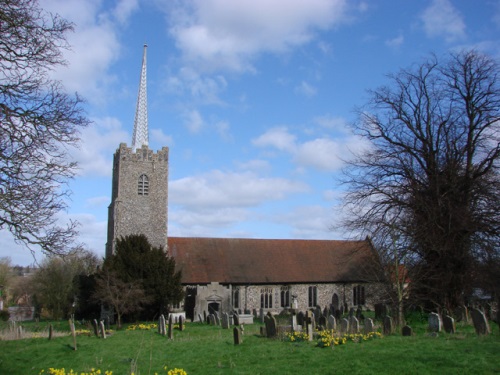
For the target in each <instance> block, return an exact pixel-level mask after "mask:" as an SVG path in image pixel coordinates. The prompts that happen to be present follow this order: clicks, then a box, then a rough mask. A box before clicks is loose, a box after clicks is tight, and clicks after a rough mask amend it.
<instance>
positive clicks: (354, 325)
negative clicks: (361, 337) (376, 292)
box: [349, 316, 359, 333]
mask: <svg viewBox="0 0 500 375" xmlns="http://www.w3.org/2000/svg"><path fill="white" fill-rule="evenodd" d="M349 327H350V328H351V330H350V332H351V333H359V320H358V319H357V318H356V317H355V316H351V318H350V319H349Z"/></svg>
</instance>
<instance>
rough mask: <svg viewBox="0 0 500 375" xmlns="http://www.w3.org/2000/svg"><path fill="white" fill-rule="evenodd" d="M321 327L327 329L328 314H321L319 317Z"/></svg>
mask: <svg viewBox="0 0 500 375" xmlns="http://www.w3.org/2000/svg"><path fill="white" fill-rule="evenodd" d="M318 323H319V327H320V329H326V316H324V315H321V316H320V317H319V319H318Z"/></svg>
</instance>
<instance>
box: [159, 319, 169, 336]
mask: <svg viewBox="0 0 500 375" xmlns="http://www.w3.org/2000/svg"><path fill="white" fill-rule="evenodd" d="M158 333H159V334H160V335H162V336H165V335H166V334H167V327H166V323H165V315H163V314H162V315H160V319H159V321H158Z"/></svg>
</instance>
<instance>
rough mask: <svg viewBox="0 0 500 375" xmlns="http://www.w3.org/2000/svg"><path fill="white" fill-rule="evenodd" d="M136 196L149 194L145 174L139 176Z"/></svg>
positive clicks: (147, 180)
mask: <svg viewBox="0 0 500 375" xmlns="http://www.w3.org/2000/svg"><path fill="white" fill-rule="evenodd" d="M137 192H138V194H139V195H148V194H149V178H148V176H146V175H145V174H141V175H140V176H139V183H138V191H137Z"/></svg>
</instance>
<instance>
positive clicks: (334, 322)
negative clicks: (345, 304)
mask: <svg viewBox="0 0 500 375" xmlns="http://www.w3.org/2000/svg"><path fill="white" fill-rule="evenodd" d="M326 328H327V329H328V330H332V329H333V330H334V331H336V330H337V320H336V319H335V317H334V316H333V315H330V316H329V317H328V322H327V323H326Z"/></svg>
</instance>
